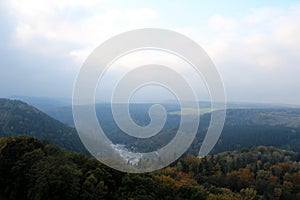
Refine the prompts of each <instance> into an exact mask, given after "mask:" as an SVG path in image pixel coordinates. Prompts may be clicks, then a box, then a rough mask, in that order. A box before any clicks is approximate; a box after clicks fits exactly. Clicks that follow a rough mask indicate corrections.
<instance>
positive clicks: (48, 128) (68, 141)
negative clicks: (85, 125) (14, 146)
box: [0, 99, 86, 152]
mask: <svg viewBox="0 0 300 200" xmlns="http://www.w3.org/2000/svg"><path fill="white" fill-rule="evenodd" d="M20 135H28V136H31V137H35V138H38V139H40V140H48V141H49V142H51V143H54V144H57V145H60V146H61V147H64V148H66V149H69V150H73V151H76V152H86V150H85V148H84V146H83V144H82V143H81V141H80V138H79V136H78V134H77V132H76V130H75V129H74V128H71V127H68V126H66V125H65V124H63V123H61V122H59V121H58V120H56V119H53V118H52V117H50V116H48V115H47V114H45V113H43V112H42V111H40V110H38V109H37V108H35V107H33V106H30V105H28V104H26V103H24V102H22V101H19V100H9V99H0V137H9V136H20Z"/></svg>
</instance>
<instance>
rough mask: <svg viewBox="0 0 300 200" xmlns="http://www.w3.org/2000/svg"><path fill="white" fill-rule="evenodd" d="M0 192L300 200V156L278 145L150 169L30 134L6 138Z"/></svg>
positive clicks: (1, 146)
mask: <svg viewBox="0 0 300 200" xmlns="http://www.w3.org/2000/svg"><path fill="white" fill-rule="evenodd" d="M0 197H1V198H7V199H13V200H19V199H22V200H27V199H35V200H60V199H64V200H73V199H78V200H81V199H84V200H94V199H95V200H96V199H97V200H99V199H119V200H122V199H137V200H138V199H139V200H142V199H145V200H155V199H162V200H163V199H175V200H180V199H193V200H201V199H209V200H218V199H221V200H222V199H223V200H226V199H231V200H237V199H300V163H299V155H298V154H297V153H293V152H291V151H286V150H280V149H276V148H274V147H264V146H260V147H255V148H252V149H249V150H243V151H234V152H224V153H220V154H216V155H213V156H207V157H204V158H197V157H194V156H187V157H183V158H181V159H180V160H178V161H177V162H175V163H174V164H173V165H172V166H169V167H167V168H165V169H162V170H159V171H156V172H153V173H147V174H126V173H120V172H118V171H115V170H112V169H110V168H108V167H106V166H104V165H102V164H101V163H100V162H98V161H97V160H96V159H94V158H90V157H87V156H84V155H82V154H76V153H73V152H69V151H67V150H63V149H61V148H60V147H58V146H55V145H51V144H48V143H47V142H42V141H39V140H36V139H33V138H29V137H26V136H23V137H17V138H2V139H0Z"/></svg>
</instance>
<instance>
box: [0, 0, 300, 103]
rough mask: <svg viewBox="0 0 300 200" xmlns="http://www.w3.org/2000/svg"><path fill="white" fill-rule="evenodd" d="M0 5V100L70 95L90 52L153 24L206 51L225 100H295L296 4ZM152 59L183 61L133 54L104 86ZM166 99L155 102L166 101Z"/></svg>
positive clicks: (299, 29) (299, 11) (14, 1)
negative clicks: (109, 40)
mask: <svg viewBox="0 0 300 200" xmlns="http://www.w3.org/2000/svg"><path fill="white" fill-rule="evenodd" d="M0 4H1V6H0V10H1V12H0V25H1V33H0V35H1V37H0V42H1V47H0V48H1V55H0V65H1V73H0V84H1V85H2V86H3V87H2V88H1V91H0V95H1V96H3V97H9V96H13V95H19V96H37V97H56V98H57V97H59V98H71V95H72V90H73V83H74V80H75V78H76V74H77V73H78V72H79V69H80V67H81V64H82V63H83V61H84V60H85V59H86V57H87V56H88V55H89V53H91V52H92V51H93V49H94V48H96V47H97V46H98V45H100V44H101V43H102V42H103V41H105V40H107V39H109V38H110V37H112V36H114V35H116V34H119V33H121V32H124V31H128V30H131V29H137V28H145V27H156V28H166V29H171V30H174V31H178V32H180V33H182V34H185V35H186V36H188V37H190V38H191V39H193V40H195V41H196V42H198V43H199V45H201V46H202V47H203V48H204V50H205V51H206V52H207V53H208V55H209V56H210V57H211V58H212V60H213V62H214V63H215V64H216V67H217V68H218V70H219V72H220V74H221V75H222V79H223V81H224V85H225V89H226V95H227V98H228V101H246V102H273V103H288V104H299V102H300V93H299V92H297V91H299V85H300V79H299V78H298V74H300V71H299V70H300V68H299V66H298V63H299V59H300V55H299V45H300V40H299V37H298V35H299V34H300V24H299V20H298V19H299V17H300V6H299V2H298V1H293V0H290V1H263V2H262V1H251V2H239V1H233V0H232V1H228V2H227V1H226V2H224V1H215V2H199V1H190V2H182V1H172V3H167V2H158V1H151V2H146V1H128V2H126V3H125V2H122V1H106V0H102V1H92V0H88V1H77V0H76V1H71V0H70V1H69V0H65V1H50V0H49V1H48V0H46V1H38V2H37V1H34V0H26V1H25V0H24V1H19V0H11V1H9V0H4V1H1V3H0ZM149 57H150V58H151V59H152V60H151V59H150V60H151V61H154V62H156V63H159V62H162V61H163V63H165V64H168V65H171V66H172V67H174V68H176V66H178V65H180V64H181V63H180V62H179V61H178V59H177V60H176V59H175V58H174V57H172V56H165V55H154V56H153V55H152V56H149V53H147V54H145V55H143V56H141V55H139V54H138V55H136V56H134V55H133V56H132V57H131V59H127V60H126V59H124V61H123V62H119V63H117V64H116V65H117V66H115V70H113V71H112V72H111V73H110V74H107V78H106V81H107V82H105V83H103V84H104V85H109V84H110V83H111V82H109V81H113V80H116V79H117V77H118V76H119V75H120V73H122V72H121V71H122V70H123V69H124V68H126V67H128V66H134V65H136V64H137V65H140V64H141V62H142V63H145V62H146V63H147V59H148V60H149ZM190 78H191V75H190ZM109 89H110V88H109ZM109 89H107V90H104V91H103V95H102V96H101V99H102V100H104V101H109V98H108V94H109V92H108V90H109ZM149 91H150V90H149ZM154 91H155V90H154ZM148 93H149V92H148ZM148 93H147V92H145V93H143V95H146V94H148ZM150 93H151V91H150ZM152 93H153V91H152ZM158 93H159V92H158ZM143 95H140V96H143ZM164 95H165V93H163V92H162V93H160V96H159V95H156V98H161V99H168V98H169V96H168V97H164ZM152 96H153V95H148V96H147V98H146V99H148V100H150V98H151V97H152ZM199 98H200V99H201V100H202V99H203V98H204V99H207V95H200V97H199Z"/></svg>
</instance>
